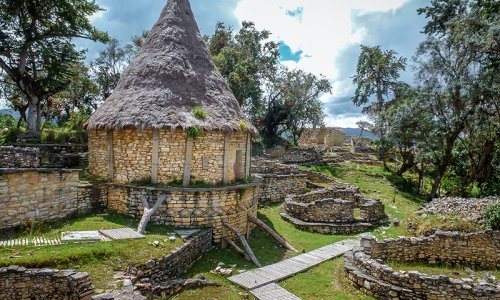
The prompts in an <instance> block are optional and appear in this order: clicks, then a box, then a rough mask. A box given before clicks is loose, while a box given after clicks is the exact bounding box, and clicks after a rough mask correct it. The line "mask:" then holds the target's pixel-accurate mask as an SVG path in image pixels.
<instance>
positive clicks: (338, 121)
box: [325, 115, 369, 128]
mask: <svg viewBox="0 0 500 300" xmlns="http://www.w3.org/2000/svg"><path fill="white" fill-rule="evenodd" d="M358 121H369V120H368V118H367V117H366V116H361V117H351V116H343V115H338V116H335V117H330V118H327V119H326V120H325V123H326V126H327V127H341V128H358V125H356V122H358Z"/></svg>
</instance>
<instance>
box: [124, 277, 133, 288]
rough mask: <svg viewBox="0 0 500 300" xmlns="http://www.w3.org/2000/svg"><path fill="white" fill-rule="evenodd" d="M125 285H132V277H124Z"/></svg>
mask: <svg viewBox="0 0 500 300" xmlns="http://www.w3.org/2000/svg"><path fill="white" fill-rule="evenodd" d="M123 286H125V287H127V286H132V280H130V279H123Z"/></svg>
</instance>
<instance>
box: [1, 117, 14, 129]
mask: <svg viewBox="0 0 500 300" xmlns="http://www.w3.org/2000/svg"><path fill="white" fill-rule="evenodd" d="M14 126H16V119H14V117H13V116H11V115H4V114H0V129H3V128H12V127H14Z"/></svg>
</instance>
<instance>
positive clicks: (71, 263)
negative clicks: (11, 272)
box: [0, 215, 183, 289]
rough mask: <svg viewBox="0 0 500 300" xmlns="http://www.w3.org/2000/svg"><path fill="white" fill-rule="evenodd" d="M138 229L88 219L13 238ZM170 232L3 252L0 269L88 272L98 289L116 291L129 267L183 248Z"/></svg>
mask: <svg viewBox="0 0 500 300" xmlns="http://www.w3.org/2000/svg"><path fill="white" fill-rule="evenodd" d="M136 226H137V221H135V220H132V219H130V218H127V217H124V216H120V215H109V216H102V217H98V216H90V215H89V216H85V217H80V218H76V219H72V220H67V221H62V222H57V223H52V224H38V225H33V226H29V227H26V228H25V230H24V231H21V232H19V233H18V234H16V235H14V236H11V237H10V238H30V237H40V236H44V237H59V236H60V234H61V232H63V231H78V230H83V231H85V230H99V229H113V228H124V227H131V228H135V227H136ZM171 232H173V229H172V228H167V227H164V226H154V225H150V226H148V232H147V235H146V238H145V239H138V240H122V241H111V242H97V243H84V244H65V245H59V246H46V247H25V246H18V247H11V248H0V266H8V265H13V264H15V265H22V266H27V267H52V268H58V269H75V270H77V271H80V272H89V274H90V276H91V278H92V281H93V283H94V286H95V287H96V288H98V289H109V288H113V287H114V281H113V273H114V271H118V270H122V271H125V270H126V268H127V267H128V266H129V265H134V264H142V263H145V262H146V261H147V260H149V259H155V258H159V257H162V256H164V255H167V254H169V253H170V252H171V250H173V249H174V248H175V247H178V246H180V245H182V243H183V242H182V241H181V240H180V239H177V240H176V241H175V242H174V243H171V242H169V241H168V240H167V239H168V234H169V233H171ZM156 240H157V241H160V246H159V247H154V246H153V245H152V242H153V241H156Z"/></svg>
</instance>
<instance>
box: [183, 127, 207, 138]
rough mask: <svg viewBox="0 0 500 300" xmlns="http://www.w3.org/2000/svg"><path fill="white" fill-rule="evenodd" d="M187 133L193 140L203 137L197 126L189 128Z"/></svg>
mask: <svg viewBox="0 0 500 300" xmlns="http://www.w3.org/2000/svg"><path fill="white" fill-rule="evenodd" d="M186 132H187V136H188V137H190V138H193V139H194V138H197V137H200V136H202V135H203V131H202V130H201V129H200V128H199V127H198V126H196V125H194V126H191V127H189V128H188V129H187V131H186Z"/></svg>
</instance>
